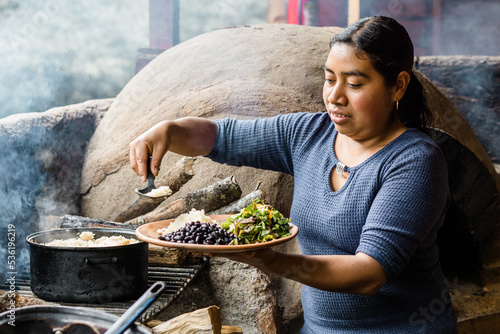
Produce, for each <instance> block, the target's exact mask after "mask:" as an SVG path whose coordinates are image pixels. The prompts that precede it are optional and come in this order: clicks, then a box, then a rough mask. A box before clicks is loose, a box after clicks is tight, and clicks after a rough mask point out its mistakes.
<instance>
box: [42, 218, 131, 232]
mask: <svg viewBox="0 0 500 334" xmlns="http://www.w3.org/2000/svg"><path fill="white" fill-rule="evenodd" d="M44 219H45V221H47V219H49V218H48V217H44ZM50 225H51V226H59V227H61V228H81V227H109V228H123V229H129V230H135V229H136V228H137V226H133V225H130V224H125V223H116V222H111V221H107V220H100V219H94V218H89V217H82V216H75V215H64V216H62V217H61V216H50Z"/></svg>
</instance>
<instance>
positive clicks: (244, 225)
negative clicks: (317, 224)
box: [222, 199, 290, 245]
mask: <svg viewBox="0 0 500 334" xmlns="http://www.w3.org/2000/svg"><path fill="white" fill-rule="evenodd" d="M289 223H290V218H285V217H283V215H282V214H281V213H280V212H279V211H278V210H276V209H274V208H273V207H272V206H270V205H267V204H264V202H263V201H262V200H261V199H256V200H253V201H252V204H250V205H249V206H248V207H246V208H245V209H242V210H241V212H240V213H238V214H235V215H232V216H231V217H229V218H228V219H226V221H224V222H223V223H222V228H223V229H225V230H226V231H228V232H230V233H233V234H234V235H236V236H237V238H236V239H234V240H233V241H232V242H231V243H230V245H243V244H253V243H261V242H268V241H271V240H275V239H279V238H283V237H286V236H288V235H290V224H289Z"/></svg>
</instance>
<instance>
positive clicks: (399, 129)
mask: <svg viewBox="0 0 500 334" xmlns="http://www.w3.org/2000/svg"><path fill="white" fill-rule="evenodd" d="M407 129H408V128H407V127H406V126H405V125H404V124H402V123H401V122H400V121H399V120H398V121H397V122H394V123H393V124H392V125H391V127H390V128H389V129H386V130H385V131H383V132H381V133H380V134H378V135H376V136H373V137H370V138H363V139H358V138H351V137H349V136H346V135H343V134H341V133H337V138H336V140H335V154H336V155H337V158H338V159H339V161H341V162H343V163H344V164H346V165H347V166H351V167H352V166H356V165H359V164H360V163H362V162H363V161H365V160H366V159H368V158H369V157H371V156H372V155H374V154H375V153H377V152H378V151H379V150H381V149H382V148H384V147H385V146H386V145H387V144H389V143H390V142H392V141H393V140H394V139H396V138H397V137H399V136H400V135H401V134H403V133H404V132H405V131H406V130H407Z"/></svg>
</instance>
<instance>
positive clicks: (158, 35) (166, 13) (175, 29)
mask: <svg viewBox="0 0 500 334" xmlns="http://www.w3.org/2000/svg"><path fill="white" fill-rule="evenodd" d="M176 44H179V0H149V47H150V48H152V49H162V50H166V49H168V48H171V47H172V46H174V45H176Z"/></svg>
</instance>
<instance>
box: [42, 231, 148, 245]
mask: <svg viewBox="0 0 500 334" xmlns="http://www.w3.org/2000/svg"><path fill="white" fill-rule="evenodd" d="M138 242H139V240H137V239H133V238H130V239H129V238H126V237H124V236H122V235H113V236H110V237H106V236H104V237H100V238H97V239H95V235H94V233H93V232H88V231H87V232H81V233H79V234H78V237H77V238H68V239H54V240H52V241H50V242H46V243H41V244H42V245H45V246H57V247H107V246H123V245H130V244H135V243H138Z"/></svg>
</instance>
